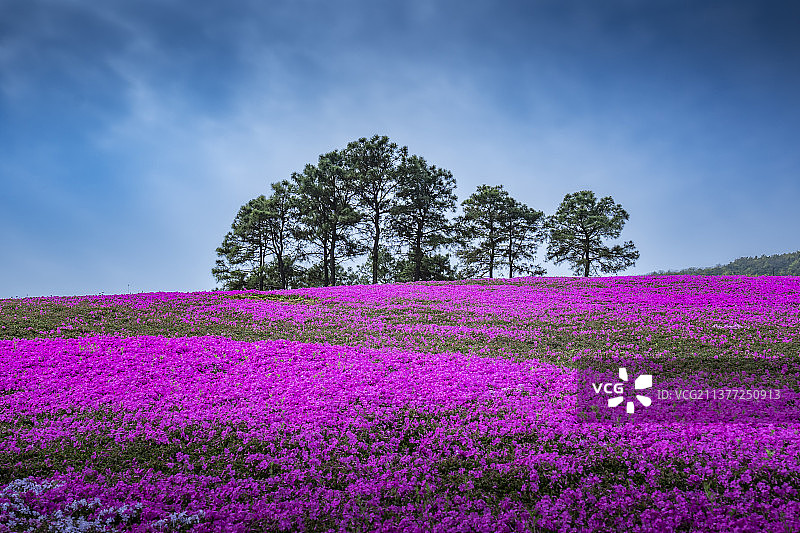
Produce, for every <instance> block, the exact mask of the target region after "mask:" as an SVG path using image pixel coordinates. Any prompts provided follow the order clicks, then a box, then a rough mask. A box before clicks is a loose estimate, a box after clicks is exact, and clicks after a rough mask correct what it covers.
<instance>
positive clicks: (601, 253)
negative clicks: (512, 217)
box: [546, 191, 639, 277]
mask: <svg viewBox="0 0 800 533" xmlns="http://www.w3.org/2000/svg"><path fill="white" fill-rule="evenodd" d="M627 220H628V213H627V212H626V211H625V210H624V209H623V208H622V206H621V205H620V204H615V203H614V199H613V198H611V197H610V196H606V197H604V198H601V199H600V200H599V201H598V200H597V197H595V194H594V193H593V192H592V191H579V192H576V193H572V194H568V195H566V196H565V197H564V200H563V201H562V202H561V205H560V206H559V207H558V210H557V211H556V213H555V215H553V216H552V217H550V218H549V219H548V221H547V224H546V227H547V229H548V230H549V241H550V242H549V244H548V247H547V260H548V261H550V260H552V261H554V262H555V263H556V264H559V263H562V262H564V261H566V262H568V263H570V264H571V265H572V267H573V270H574V272H575V274H576V275H580V274H583V276H585V277H588V276H589V275H590V274H592V273H597V271H598V270H599V271H600V272H603V273H610V272H619V271H620V270H624V269H626V268H627V267H629V266H633V265H634V264H635V263H636V260H637V259H638V258H639V252H638V251H637V250H636V249H635V247H634V245H633V242H631V241H627V242H625V243H623V244H622V245H621V246H620V245H615V246H613V247H608V246H605V245H604V244H603V239H616V238H618V237H619V236H620V233H621V232H622V227H623V226H624V225H625V222H626V221H627Z"/></svg>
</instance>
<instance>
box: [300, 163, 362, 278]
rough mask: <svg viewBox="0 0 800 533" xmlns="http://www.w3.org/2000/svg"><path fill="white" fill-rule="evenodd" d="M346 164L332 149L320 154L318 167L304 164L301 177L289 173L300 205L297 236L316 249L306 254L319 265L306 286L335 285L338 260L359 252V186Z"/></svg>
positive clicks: (310, 273)
mask: <svg viewBox="0 0 800 533" xmlns="http://www.w3.org/2000/svg"><path fill="white" fill-rule="evenodd" d="M346 165H347V161H346V159H345V156H344V154H343V153H342V152H339V151H336V150H334V151H333V152H329V153H327V154H323V155H320V156H319V162H318V164H317V166H314V165H306V167H305V169H304V170H303V172H302V173H301V174H297V173H294V174H292V179H293V180H294V182H295V183H296V185H297V190H298V200H297V202H298V204H299V205H300V206H301V207H300V208H299V211H298V212H299V218H300V222H301V225H302V230H301V231H300V233H299V235H300V236H301V238H303V239H304V240H305V241H306V242H307V243H309V244H311V245H312V246H314V247H315V251H313V252H310V253H309V254H307V255H315V256H316V257H318V258H319V264H318V266H317V267H312V269H311V270H310V271H309V272H307V275H306V279H305V280H304V281H303V285H305V286H314V285H316V284H320V285H326V286H327V285H336V284H337V283H338V282H339V279H338V274H339V272H340V265H339V263H338V261H339V260H340V259H344V258H350V257H353V256H355V255H357V254H358V253H360V252H361V251H362V250H361V247H360V246H359V244H358V243H357V242H356V241H355V240H354V237H353V233H354V230H355V227H356V224H358V223H359V222H360V221H361V215H360V214H359V213H358V212H357V211H356V210H355V208H354V203H355V197H356V194H357V192H358V186H357V185H358V184H357V183H356V181H355V178H354V176H353V174H352V172H350V171H349V169H348V168H347V166H346ZM317 270H318V271H319V276H317V274H316V271H317ZM317 278H318V279H317Z"/></svg>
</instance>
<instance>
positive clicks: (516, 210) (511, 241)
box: [456, 185, 544, 278]
mask: <svg viewBox="0 0 800 533" xmlns="http://www.w3.org/2000/svg"><path fill="white" fill-rule="evenodd" d="M461 205H462V207H463V208H464V214H463V215H462V216H461V217H459V218H458V219H457V220H456V224H457V226H458V233H459V238H458V241H459V245H460V248H459V250H458V251H457V255H458V257H459V259H461V261H462V263H463V265H464V267H463V271H462V272H463V274H464V275H466V276H467V277H474V276H488V277H490V278H493V277H494V272H495V270H496V269H498V268H500V267H502V266H508V277H513V276H514V272H515V270H516V271H517V272H530V273H534V274H544V269H543V268H542V267H540V266H538V265H533V264H532V262H533V260H534V257H535V255H536V248H537V246H538V243H539V242H541V240H542V236H541V221H542V219H543V217H544V213H542V212H541V211H536V210H533V209H531V208H529V207H528V206H526V205H525V204H522V203H520V202H518V201H517V200H515V199H514V198H512V197H511V195H509V194H508V191H506V190H505V189H503V186H502V185H497V186H489V185H480V186H479V187H478V189H477V191H475V192H474V193H473V194H472V196H470V197H469V198H467V199H466V200H464V201H463V202H462V203H461Z"/></svg>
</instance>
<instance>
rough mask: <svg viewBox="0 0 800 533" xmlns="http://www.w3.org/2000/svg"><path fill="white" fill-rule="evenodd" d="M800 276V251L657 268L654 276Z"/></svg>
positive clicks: (653, 273)
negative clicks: (678, 268)
mask: <svg viewBox="0 0 800 533" xmlns="http://www.w3.org/2000/svg"><path fill="white" fill-rule="evenodd" d="M687 274H688V275H694V276H800V251H797V252H791V253H786V254H777V255H762V256H761V257H740V258H739V259H736V260H735V261H731V262H730V263H728V264H727V265H716V266H713V267H705V268H698V267H690V268H684V269H683V270H657V271H655V272H651V273H650V275H653V276H672V275H687Z"/></svg>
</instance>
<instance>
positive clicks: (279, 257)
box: [277, 251, 289, 289]
mask: <svg viewBox="0 0 800 533" xmlns="http://www.w3.org/2000/svg"><path fill="white" fill-rule="evenodd" d="M277 260H278V275H279V276H280V279H281V288H282V289H288V288H289V286H288V285H289V284H288V282H287V280H286V271H285V268H286V267H284V266H283V252H280V251H279V252H278V254H277Z"/></svg>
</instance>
